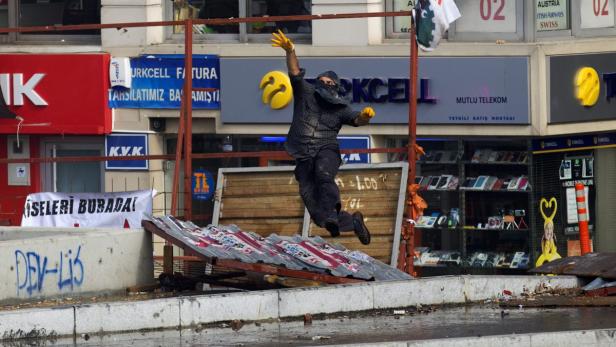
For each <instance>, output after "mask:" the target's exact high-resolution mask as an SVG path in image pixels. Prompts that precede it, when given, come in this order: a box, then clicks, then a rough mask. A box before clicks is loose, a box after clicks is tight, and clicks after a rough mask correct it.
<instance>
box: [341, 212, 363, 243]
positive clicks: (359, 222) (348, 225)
mask: <svg viewBox="0 0 616 347" xmlns="http://www.w3.org/2000/svg"><path fill="white" fill-rule="evenodd" d="M338 222H339V225H340V231H353V232H355V235H357V238H358V239H359V241H360V242H361V243H362V244H364V245H368V244H370V230H368V227H367V226H366V223H365V222H364V215H363V214H362V213H361V212H359V211H356V212H354V213H353V215H351V214H350V213H348V212H347V211H340V214H338Z"/></svg>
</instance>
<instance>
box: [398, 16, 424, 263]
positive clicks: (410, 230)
mask: <svg viewBox="0 0 616 347" xmlns="http://www.w3.org/2000/svg"><path fill="white" fill-rule="evenodd" d="M410 36H411V39H410V49H411V58H410V89H411V92H410V95H409V138H408V147H407V158H408V159H407V160H408V164H409V174H408V181H407V189H406V203H405V209H404V232H403V236H402V237H403V238H404V241H405V242H404V248H403V249H401V250H402V251H403V252H402V253H403V254H402V255H403V258H404V260H403V261H402V262H400V263H399V264H398V265H399V267H400V266H401V265H402V266H403V270H404V271H406V273H408V274H410V275H415V269H414V266H413V255H414V253H415V225H414V224H413V222H412V221H413V220H414V217H415V216H413V199H412V196H411V186H412V185H413V183H415V173H416V153H415V143H416V139H417V136H416V133H417V64H418V61H419V58H418V54H417V38H416V37H415V23H414V21H413V17H412V16H411V30H410Z"/></svg>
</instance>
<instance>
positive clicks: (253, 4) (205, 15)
mask: <svg viewBox="0 0 616 347" xmlns="http://www.w3.org/2000/svg"><path fill="white" fill-rule="evenodd" d="M311 7H312V5H311V1H309V0H195V1H187V0H175V1H174V2H173V18H174V20H184V19H187V18H194V19H211V18H238V17H261V16H289V15H308V14H310V13H311ZM278 29H280V30H282V31H284V32H285V33H288V34H310V33H311V30H312V29H311V23H310V22H309V21H304V22H296V21H293V22H278V23H267V22H263V23H250V24H246V25H239V24H233V25H208V26H205V25H195V26H194V28H193V30H194V32H195V33H196V34H204V35H206V38H212V34H215V35H217V36H218V38H221V37H224V34H233V35H234V38H235V39H236V40H237V39H238V38H239V37H246V35H247V34H251V35H252V34H270V33H272V32H274V31H275V30H278ZM183 31H184V28H183V27H182V26H176V27H175V28H174V30H173V33H174V34H180V33H183ZM238 35H239V36H238ZM213 38H216V36H214V37H213ZM268 38H269V36H268ZM243 40H244V39H243Z"/></svg>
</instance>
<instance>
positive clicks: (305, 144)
mask: <svg viewBox="0 0 616 347" xmlns="http://www.w3.org/2000/svg"><path fill="white" fill-rule="evenodd" d="M273 36H274V38H273V39H272V43H273V46H274V47H280V48H282V49H284V50H285V51H286V53H287V54H286V55H287V68H288V69H289V77H290V79H291V85H292V86H293V98H294V109H293V121H292V123H291V128H290V129H289V135H288V137H287V142H286V143H285V147H286V149H287V152H288V153H289V154H290V155H291V156H292V157H293V158H294V159H295V162H296V166H295V179H296V180H297V182H298V183H299V190H300V195H301V197H302V200H303V201H304V205H306V208H307V209H308V212H310V216H311V217H312V219H313V220H314V222H315V224H316V225H318V226H320V227H322V228H325V229H327V230H328V231H329V232H330V234H331V235H332V236H334V237H335V236H339V235H340V232H341V231H354V232H355V234H356V235H357V237H358V238H359V240H360V241H361V243H362V244H364V245H367V244H369V243H370V232H369V231H368V228H367V227H366V224H365V223H364V217H363V215H362V214H361V212H359V211H358V212H355V213H353V215H351V214H349V213H348V212H346V211H342V210H341V204H340V190H339V189H338V186H337V185H336V182H335V181H334V180H335V178H336V174H337V173H338V168H339V167H340V164H341V162H342V160H341V159H340V149H339V147H338V140H337V136H338V132H339V131H340V128H341V127H342V125H344V124H346V125H352V126H356V127H357V126H361V125H366V124H368V123H369V122H370V119H371V118H372V117H374V115H375V113H374V110H373V109H372V108H371V107H366V108H364V109H363V110H362V111H361V112H358V111H353V110H352V109H351V107H350V106H349V103H350V101H349V99H348V98H346V97H345V96H344V95H343V94H342V93H341V87H340V80H339V78H338V75H336V73H335V72H333V71H326V72H323V73H322V74H320V75H319V76H318V77H317V80H316V82H315V85H312V84H310V83H308V82H306V81H305V80H304V74H305V71H304V70H303V69H300V67H299V62H298V60H297V56H296V55H295V47H294V45H293V42H291V40H289V39H288V38H287V37H286V36H285V35H284V34H283V33H282V32H281V31H278V33H274V34H273Z"/></svg>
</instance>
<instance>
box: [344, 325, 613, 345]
mask: <svg viewBox="0 0 616 347" xmlns="http://www.w3.org/2000/svg"><path fill="white" fill-rule="evenodd" d="M615 344H616V329H599V330H575V331H556V332H549V333H533V334H521V335H494V336H481V337H460V338H452V339H434V340H414V341H392V342H382V343H365V344H362V343H359V344H357V343H354V344H352V345H346V344H342V345H333V346H337V347H342V346H345V347H346V346H362V347H367V346H383V347H468V346H474V347H493V346H499V347H510V346H511V347H517V346H529V347H545V346H559V347H579V346H614V345H615Z"/></svg>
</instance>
